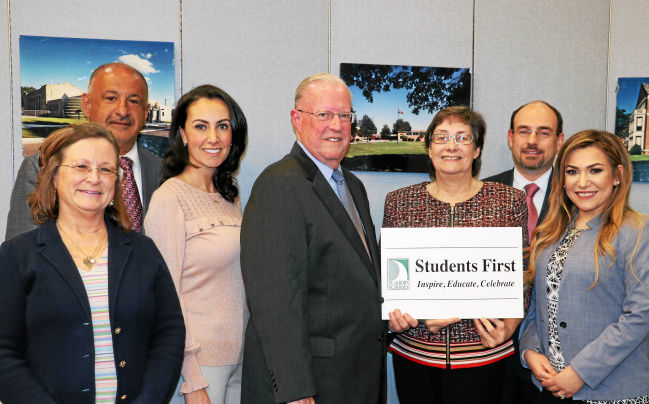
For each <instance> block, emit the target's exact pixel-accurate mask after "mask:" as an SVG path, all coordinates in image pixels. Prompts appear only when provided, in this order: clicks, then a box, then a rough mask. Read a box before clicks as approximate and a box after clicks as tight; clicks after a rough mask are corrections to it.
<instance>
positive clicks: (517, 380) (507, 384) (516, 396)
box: [499, 349, 541, 404]
mask: <svg viewBox="0 0 649 404" xmlns="http://www.w3.org/2000/svg"><path fill="white" fill-rule="evenodd" d="M503 361H504V362H505V375H504V380H503V390H502V396H501V397H500V401H499V403H500V404H529V403H534V402H535V400H536V399H537V398H538V397H539V396H540V395H541V392H540V391H539V389H537V388H536V386H535V385H534V384H532V377H533V376H532V372H530V370H529V369H526V368H524V367H523V365H521V360H520V356H519V353H518V349H516V352H515V353H514V355H512V356H509V357H507V358H505V359H503Z"/></svg>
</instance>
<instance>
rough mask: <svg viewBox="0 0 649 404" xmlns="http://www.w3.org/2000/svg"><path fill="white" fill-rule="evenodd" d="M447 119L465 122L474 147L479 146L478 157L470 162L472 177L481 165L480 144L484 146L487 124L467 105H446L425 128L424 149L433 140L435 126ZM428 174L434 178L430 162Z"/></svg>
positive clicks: (476, 173) (428, 146)
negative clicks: (469, 128) (469, 130)
mask: <svg viewBox="0 0 649 404" xmlns="http://www.w3.org/2000/svg"><path fill="white" fill-rule="evenodd" d="M447 119H450V120H457V121H459V122H463V123H466V124H467V125H469V126H470V127H471V134H472V135H473V144H474V145H475V147H477V148H480V154H478V157H476V158H475V159H473V162H472V163H471V175H472V176H473V177H477V176H478V174H479V173H480V166H481V165H482V146H484V138H485V135H486V134H487V124H486V123H485V121H484V119H483V118H482V115H480V114H479V113H477V112H475V111H474V110H472V109H471V108H469V107H465V106H455V107H446V108H444V109H442V110H441V111H439V112H438V113H437V114H435V117H434V118H433V121H432V122H431V123H430V125H428V129H426V135H425V136H424V141H425V143H426V150H428V149H429V148H430V144H431V143H432V141H433V140H432V139H433V133H434V132H435V129H437V127H438V126H439V125H441V124H442V122H444V121H446V120H447ZM430 176H431V177H432V178H433V179H434V178H435V167H433V164H432V163H431V165H430Z"/></svg>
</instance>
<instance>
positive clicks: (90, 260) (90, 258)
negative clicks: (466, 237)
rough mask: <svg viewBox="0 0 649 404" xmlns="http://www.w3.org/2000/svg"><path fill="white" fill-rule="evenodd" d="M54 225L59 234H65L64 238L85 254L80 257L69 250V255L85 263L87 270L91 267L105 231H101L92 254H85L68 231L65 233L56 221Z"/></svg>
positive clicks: (104, 236)
mask: <svg viewBox="0 0 649 404" xmlns="http://www.w3.org/2000/svg"><path fill="white" fill-rule="evenodd" d="M56 227H57V228H58V229H59V231H60V232H61V234H63V235H64V236H65V238H66V239H68V241H69V242H70V244H72V245H73V246H74V247H75V248H76V249H77V250H79V251H81V254H83V255H85V257H84V256H81V257H80V256H78V255H74V254H72V252H70V255H72V256H73V257H74V258H78V259H80V260H82V262H83V263H84V264H85V265H86V268H88V270H90V269H92V266H93V265H94V264H95V262H97V261H96V260H95V257H96V256H97V254H98V253H99V250H100V249H101V247H102V245H103V244H104V240H105V239H106V232H105V231H104V232H102V234H101V238H100V239H99V243H97V247H95V250H94V251H93V253H92V254H87V253H86V252H85V251H83V250H82V249H81V247H79V246H78V245H77V243H75V242H74V240H73V239H72V237H70V236H69V235H68V233H66V232H65V231H64V230H63V227H62V226H61V225H60V224H59V222H58V221H57V222H56Z"/></svg>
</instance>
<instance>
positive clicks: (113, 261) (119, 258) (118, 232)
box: [106, 219, 133, 313]
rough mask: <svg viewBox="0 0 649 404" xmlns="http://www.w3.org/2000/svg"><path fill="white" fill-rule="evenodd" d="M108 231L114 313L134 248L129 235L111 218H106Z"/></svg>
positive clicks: (111, 311) (111, 297)
mask: <svg viewBox="0 0 649 404" xmlns="http://www.w3.org/2000/svg"><path fill="white" fill-rule="evenodd" d="M106 231H107V232H108V296H109V299H110V301H109V305H110V313H114V312H115V311H114V310H115V304H116V303H117V294H118V291H119V285H120V282H121V280H122V276H123V274H124V269H125V268H126V263H127V262H128V259H129V257H130V256H131V253H132V250H133V249H132V248H131V246H130V245H129V243H130V239H129V238H128V236H127V235H126V234H125V233H124V231H123V230H122V229H120V228H119V227H118V226H117V225H115V224H114V223H113V222H112V221H110V220H109V219H106Z"/></svg>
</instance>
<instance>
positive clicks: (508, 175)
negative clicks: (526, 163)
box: [502, 168, 514, 187]
mask: <svg viewBox="0 0 649 404" xmlns="http://www.w3.org/2000/svg"><path fill="white" fill-rule="evenodd" d="M502 180H503V184H505V185H509V186H510V187H511V186H512V185H514V169H513V168H512V169H511V170H509V171H505V173H504V174H503V177H502Z"/></svg>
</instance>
